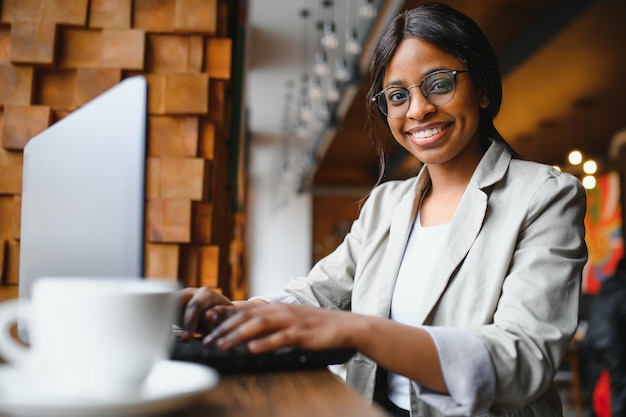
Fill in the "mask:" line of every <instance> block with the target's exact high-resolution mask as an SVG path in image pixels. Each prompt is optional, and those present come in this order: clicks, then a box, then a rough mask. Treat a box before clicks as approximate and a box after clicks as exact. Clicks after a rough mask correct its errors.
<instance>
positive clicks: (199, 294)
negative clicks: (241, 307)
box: [181, 287, 234, 337]
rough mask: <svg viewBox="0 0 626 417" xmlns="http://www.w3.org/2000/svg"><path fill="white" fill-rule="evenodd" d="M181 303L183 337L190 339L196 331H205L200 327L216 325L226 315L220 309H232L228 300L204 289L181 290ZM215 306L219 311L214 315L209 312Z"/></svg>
mask: <svg viewBox="0 0 626 417" xmlns="http://www.w3.org/2000/svg"><path fill="white" fill-rule="evenodd" d="M181 302H182V303H183V305H184V313H183V319H182V325H183V328H184V330H185V333H184V336H185V337H190V336H191V335H193V333H195V332H196V331H198V330H206V329H201V326H202V325H205V327H207V326H206V325H209V326H208V327H212V325H214V324H215V323H217V320H219V319H220V317H223V316H225V315H226V312H225V311H222V310H224V309H223V308H222V307H226V306H227V307H229V308H231V309H234V307H233V305H232V303H231V301H230V300H229V299H228V298H226V297H224V296H222V295H221V294H218V293H216V292H215V291H213V290H211V289H209V288H206V287H202V288H185V289H183V290H181ZM216 306H220V307H221V311H217V312H215V313H214V312H212V311H211V310H212V309H213V308H214V307H216ZM202 319H204V320H202Z"/></svg>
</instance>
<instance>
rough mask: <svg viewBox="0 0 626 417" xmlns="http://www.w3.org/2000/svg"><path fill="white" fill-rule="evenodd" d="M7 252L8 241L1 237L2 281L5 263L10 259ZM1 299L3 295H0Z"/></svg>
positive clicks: (0, 265)
mask: <svg viewBox="0 0 626 417" xmlns="http://www.w3.org/2000/svg"><path fill="white" fill-rule="evenodd" d="M7 252H8V251H7V241H6V239H2V238H0V283H2V282H3V281H4V271H5V269H6V268H5V263H6V262H7V261H6V259H8V256H7ZM1 300H2V296H1V295H0V301H1Z"/></svg>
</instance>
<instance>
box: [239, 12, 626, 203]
mask: <svg viewBox="0 0 626 417" xmlns="http://www.w3.org/2000/svg"><path fill="white" fill-rule="evenodd" d="M362 1H364V0H335V7H337V8H339V7H338V5H341V8H342V9H343V7H344V5H345V7H346V8H345V9H344V10H345V12H344V17H343V18H346V16H345V14H348V15H349V14H350V13H351V12H350V8H349V2H353V3H354V5H355V8H356V6H357V2H362ZM346 2H348V3H346ZM443 2H444V3H447V4H449V5H451V6H453V7H455V8H457V9H459V10H460V11H462V12H464V13H466V14H467V15H469V16H470V17H472V18H473V19H474V20H475V21H476V22H477V23H478V24H479V26H480V27H481V28H482V29H483V31H484V32H485V34H486V36H487V37H488V38H489V39H490V41H491V43H492V45H493V47H494V49H495V51H496V54H497V56H498V58H499V61H500V66H501V70H502V73H503V95H504V97H503V103H502V109H501V111H500V114H499V115H498V116H497V118H496V120H495V124H496V127H497V128H498V129H499V130H500V132H501V133H502V135H503V136H504V137H505V139H507V141H508V142H509V143H510V144H511V145H512V146H513V147H514V148H515V149H516V150H517V151H518V152H520V153H521V154H522V155H524V156H525V157H527V158H528V159H531V160H537V161H539V162H544V163H548V164H558V165H560V166H562V167H563V168H564V169H573V168H571V167H570V168H568V167H567V163H566V155H567V153H568V152H569V151H570V150H571V149H574V148H578V149H580V150H581V151H582V152H583V153H584V154H585V155H587V156H589V157H593V158H595V159H597V160H598V161H599V162H600V166H601V169H610V164H611V162H610V161H608V160H607V159H608V158H607V153H608V149H609V146H610V142H611V139H612V138H614V137H615V135H616V132H618V131H619V130H620V129H622V128H624V127H626V82H624V68H626V48H625V47H624V40H625V39H626V24H625V21H624V17H625V16H626V2H624V1H623V0H445V1H443ZM419 3H421V1H416V0H407V1H385V2H381V4H382V8H381V10H380V11H381V13H379V15H378V17H377V19H379V20H384V19H389V17H390V15H393V14H395V13H397V11H398V10H401V9H404V8H408V7H413V6H415V5H417V4H419ZM319 4H320V2H319V1H317V0H301V1H289V2H287V1H281V0H250V12H249V18H248V20H249V30H248V41H247V43H248V51H249V53H248V58H247V62H248V69H247V72H246V73H247V77H246V86H247V88H246V102H247V105H248V110H249V117H248V120H249V126H248V128H249V132H250V138H251V162H252V164H251V167H250V174H251V176H252V177H253V180H254V179H256V180H257V181H260V182H266V183H270V184H280V183H281V182H282V183H285V182H287V183H288V185H289V184H290V185H291V186H293V184H294V183H295V182H298V180H297V179H298V178H299V179H302V178H304V181H305V183H306V184H307V187H311V189H312V190H313V191H314V192H316V193H320V194H322V193H324V192H329V190H330V191H332V190H334V191H332V192H334V193H341V192H342V191H341V190H343V192H344V193H346V194H349V193H350V192H351V191H350V190H353V191H354V190H358V191H356V192H357V193H358V192H361V191H360V190H362V189H363V188H367V187H370V186H371V185H372V184H373V183H374V182H375V180H376V178H377V177H378V158H377V156H376V154H375V152H374V151H373V149H372V146H371V141H370V137H369V135H368V132H367V131H366V129H365V105H366V100H365V93H366V91H367V86H366V85H365V83H363V82H353V83H351V84H350V86H349V88H348V89H347V90H345V91H344V94H343V100H342V101H341V105H340V106H339V112H338V113H337V114H338V115H337V116H336V120H335V121H334V122H333V123H332V124H331V125H330V126H328V128H327V129H325V130H324V132H323V133H322V134H321V135H320V137H321V138H322V140H317V141H314V142H313V143H311V142H307V141H303V140H299V139H298V138H297V137H296V136H295V135H293V134H292V133H291V132H290V131H289V129H286V125H287V124H288V123H287V122H286V118H287V116H286V113H288V112H289V111H292V110H293V108H294V107H295V105H296V104H295V103H294V102H293V98H292V94H291V91H292V90H293V89H294V85H296V86H297V84H298V81H299V79H300V77H301V75H302V72H303V68H305V67H306V65H308V64H309V62H308V61H307V58H306V57H304V56H305V54H303V46H302V45H303V44H305V42H303V30H302V25H303V18H302V17H301V11H302V10H303V9H308V10H312V11H313V12H315V10H317V11H319V10H320V9H319V7H320V6H319ZM385 11H386V12H387V14H388V15H387V16H385ZM322 12H323V10H322ZM347 18H349V16H348V17H347ZM376 22H377V21H375V22H374V23H373V26H372V28H373V30H372V33H374V35H372V37H375V35H376V33H377V32H376V30H377V24H376ZM379 23H380V22H379ZM306 41H307V42H311V39H306ZM313 41H315V39H313ZM364 42H365V48H364V53H363V55H362V57H361V64H362V65H361V69H362V70H363V69H364V68H366V66H367V62H364V61H367V54H366V51H367V45H368V42H367V39H365V40H364ZM304 50H305V51H306V50H307V48H304ZM303 61H305V62H303ZM364 75H365V74H364ZM366 78H367V77H366V76H364V77H362V78H361V79H363V80H366ZM348 93H351V94H348ZM294 150H295V151H294ZM294 155H296V156H295V157H294ZM415 168H416V162H415V161H414V159H413V158H410V157H408V156H407V155H406V153H405V151H403V150H402V149H400V148H399V147H397V148H396V149H394V150H393V151H392V153H391V158H390V163H389V166H388V168H387V171H386V172H387V176H386V178H405V177H407V176H409V175H412V173H413V172H414V170H415ZM285 179H287V180H285ZM300 184H301V182H300ZM296 188H297V187H296ZM300 189H301V187H300Z"/></svg>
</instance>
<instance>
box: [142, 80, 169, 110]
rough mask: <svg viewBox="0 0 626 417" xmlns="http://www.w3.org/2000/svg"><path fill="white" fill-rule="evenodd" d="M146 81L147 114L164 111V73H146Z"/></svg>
mask: <svg viewBox="0 0 626 417" xmlns="http://www.w3.org/2000/svg"><path fill="white" fill-rule="evenodd" d="M146 81H147V83H148V114H164V113H165V75H164V74H146Z"/></svg>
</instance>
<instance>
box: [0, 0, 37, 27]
mask: <svg viewBox="0 0 626 417" xmlns="http://www.w3.org/2000/svg"><path fill="white" fill-rule="evenodd" d="M44 1H45V0H4V1H3V2H2V23H11V22H12V21H14V20H41V18H42V17H43V4H44Z"/></svg>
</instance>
